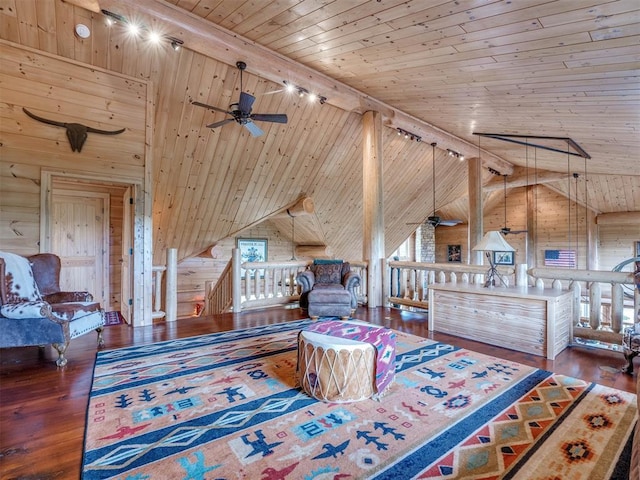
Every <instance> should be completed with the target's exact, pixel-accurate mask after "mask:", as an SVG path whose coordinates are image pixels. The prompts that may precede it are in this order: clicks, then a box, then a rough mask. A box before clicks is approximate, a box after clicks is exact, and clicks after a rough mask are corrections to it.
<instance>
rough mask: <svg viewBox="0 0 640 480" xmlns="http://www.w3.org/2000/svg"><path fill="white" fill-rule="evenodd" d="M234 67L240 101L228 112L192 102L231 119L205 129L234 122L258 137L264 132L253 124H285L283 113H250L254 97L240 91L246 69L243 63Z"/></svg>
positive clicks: (230, 106) (211, 124)
mask: <svg viewBox="0 0 640 480" xmlns="http://www.w3.org/2000/svg"><path fill="white" fill-rule="evenodd" d="M236 67H238V70H240V99H239V100H238V102H236V103H232V104H231V105H229V109H228V110H224V109H222V108H219V107H214V106H213V105H207V104H206V103H201V102H196V101H192V102H191V103H192V104H193V105H196V106H198V107H204V108H208V109H209V110H213V111H216V112H221V113H226V114H227V115H230V116H231V118H226V119H224V120H220V121H219V122H214V123H210V124H209V125H207V128H217V127H221V126H223V125H226V124H227V123H231V122H236V123H238V124H240V125H242V126H243V127H245V128H246V129H247V130H248V131H249V133H250V134H251V135H252V136H254V137H259V136H260V135H262V134H263V133H264V132H263V131H262V129H261V128H260V127H258V126H257V125H256V124H255V123H253V122H254V120H255V121H259V122H272V123H287V121H288V119H287V115H286V114H284V113H251V109H252V107H253V102H255V101H256V97H254V96H253V95H250V94H249V93H247V92H245V91H243V90H242V72H243V71H244V70H245V69H246V68H247V64H246V63H245V62H236Z"/></svg>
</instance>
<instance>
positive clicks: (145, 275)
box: [40, 167, 153, 327]
mask: <svg viewBox="0 0 640 480" xmlns="http://www.w3.org/2000/svg"><path fill="white" fill-rule="evenodd" d="M56 177H58V178H61V179H67V180H69V179H77V180H83V181H86V182H90V183H97V184H100V183H102V184H111V185H119V186H124V187H126V186H131V194H132V198H133V207H132V209H133V228H132V231H131V236H132V238H131V241H132V245H133V255H132V259H131V261H132V270H133V271H132V275H131V276H132V279H133V281H132V285H131V287H132V288H131V297H132V298H133V305H132V308H131V325H132V326H134V327H137V326H145V325H152V324H153V319H152V316H151V314H152V288H151V285H152V281H153V279H152V257H151V252H152V249H153V244H152V236H151V215H150V211H149V213H148V214H147V210H150V209H151V198H150V195H149V193H148V192H146V191H145V189H144V188H143V185H142V183H141V179H139V178H132V177H127V176H119V175H109V176H103V175H99V174H85V173H81V172H69V171H64V170H58V169H52V168H44V167H43V168H42V169H41V172H40V182H41V183H40V252H50V251H51V229H52V225H51V201H52V195H53V191H52V190H53V179H54V178H56Z"/></svg>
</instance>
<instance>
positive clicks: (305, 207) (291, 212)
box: [270, 197, 315, 219]
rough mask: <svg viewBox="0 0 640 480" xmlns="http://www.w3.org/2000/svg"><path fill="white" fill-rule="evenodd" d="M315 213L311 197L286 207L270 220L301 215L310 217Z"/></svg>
mask: <svg viewBox="0 0 640 480" xmlns="http://www.w3.org/2000/svg"><path fill="white" fill-rule="evenodd" d="M313 213H315V206H314V204H313V199H312V198H311V197H303V198H301V199H300V200H298V201H297V202H296V203H294V204H293V205H291V206H290V207H287V208H285V209H283V210H281V211H279V212H278V213H276V214H274V215H272V216H271V217H270V218H271V219H273V218H290V217H299V216H301V215H311V214H313Z"/></svg>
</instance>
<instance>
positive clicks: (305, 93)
mask: <svg viewBox="0 0 640 480" xmlns="http://www.w3.org/2000/svg"><path fill="white" fill-rule="evenodd" d="M282 83H284V86H285V89H286V90H287V92H291V93H295V94H297V95H298V96H299V97H300V98H302V97H307V98H308V99H309V101H310V102H315V101H316V100H317V101H318V103H320V105H324V104H325V103H326V102H327V97H325V96H324V95H320V94H318V93H313V92H310V91H309V90H307V89H306V88H304V87H300V86H298V85H294V84H293V83H291V82H288V81H286V80H283V81H282Z"/></svg>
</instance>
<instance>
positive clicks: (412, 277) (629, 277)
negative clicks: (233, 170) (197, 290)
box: [206, 249, 640, 345]
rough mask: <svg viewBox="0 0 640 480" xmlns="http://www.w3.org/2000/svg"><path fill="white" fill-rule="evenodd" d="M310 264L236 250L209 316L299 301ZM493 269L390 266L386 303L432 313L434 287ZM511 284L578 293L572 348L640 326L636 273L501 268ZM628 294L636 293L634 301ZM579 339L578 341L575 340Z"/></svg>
mask: <svg viewBox="0 0 640 480" xmlns="http://www.w3.org/2000/svg"><path fill="white" fill-rule="evenodd" d="M311 263H312V262H311V261H295V260H294V261H285V262H252V263H251V262H245V263H242V262H241V261H240V252H239V250H237V249H235V250H234V253H233V257H232V260H231V261H230V262H229V264H228V265H227V267H226V268H225V270H224V272H223V274H222V276H221V277H220V279H219V280H218V282H217V284H216V286H215V287H214V288H212V289H211V290H210V291H209V292H208V293H207V306H206V313H208V314H213V313H221V312H224V311H230V310H233V311H235V312H240V311H242V310H245V309H250V308H262V307H267V306H273V305H283V304H287V303H292V302H296V301H298V299H299V293H300V292H299V289H298V286H297V284H296V281H295V278H296V275H297V274H298V272H301V271H303V270H305V269H306V268H307V267H308V266H309V265H310V264H311ZM349 263H350V264H351V269H352V270H355V271H357V272H358V273H359V274H360V277H361V279H362V282H361V285H360V287H359V288H358V289H357V294H358V299H359V303H361V304H366V303H367V281H368V275H367V263H366V262H353V261H352V262H349ZM488 268H489V267H488V266H486V265H466V264H459V263H419V262H400V261H390V262H387V264H386V268H385V270H384V279H383V281H384V288H385V298H386V299H387V301H388V304H390V305H392V306H406V307H412V308H419V309H424V310H428V309H429V302H428V298H429V295H428V292H429V286H430V285H432V284H434V283H438V284H442V283H460V284H483V283H484V282H485V279H486V275H487V271H488ZM498 273H499V274H500V278H501V279H502V280H503V281H504V282H505V283H506V285H507V286H508V285H520V286H524V285H528V286H530V287H532V288H534V287H535V288H554V289H561V290H571V291H572V292H573V294H574V308H573V316H574V319H573V330H572V334H571V335H572V338H571V342H572V343H581V342H582V343H584V342H585V341H588V342H604V343H607V344H613V345H620V343H621V340H622V329H623V327H624V326H625V325H627V324H633V323H640V319H638V313H637V312H638V311H640V298H639V297H640V294H638V291H637V289H635V288H634V283H633V282H634V280H633V273H624V272H610V271H597V270H568V269H561V268H532V269H529V270H526V267H525V266H524V265H516V266H515V268H514V267H505V266H500V267H498ZM625 287H626V291H627V292H630V291H633V292H635V293H634V295H633V296H632V297H630V296H629V294H628V293H627V294H626V295H625ZM576 339H579V340H576Z"/></svg>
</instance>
